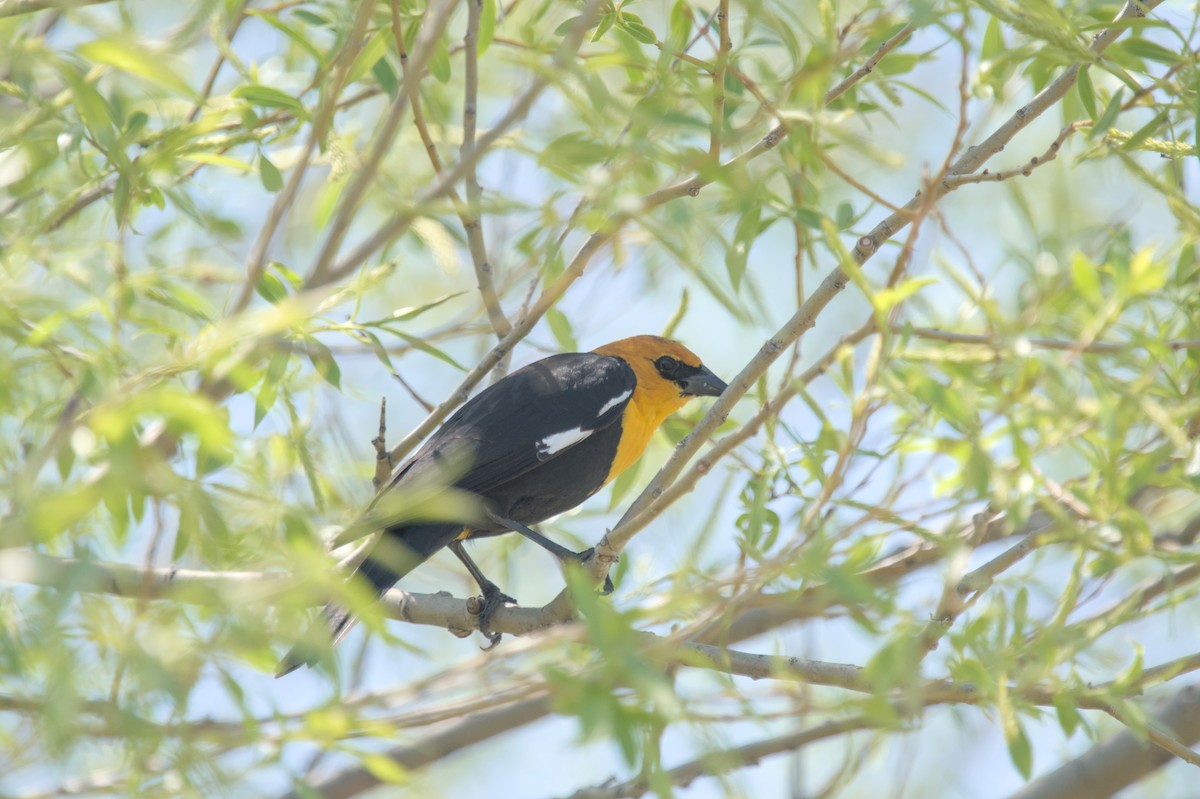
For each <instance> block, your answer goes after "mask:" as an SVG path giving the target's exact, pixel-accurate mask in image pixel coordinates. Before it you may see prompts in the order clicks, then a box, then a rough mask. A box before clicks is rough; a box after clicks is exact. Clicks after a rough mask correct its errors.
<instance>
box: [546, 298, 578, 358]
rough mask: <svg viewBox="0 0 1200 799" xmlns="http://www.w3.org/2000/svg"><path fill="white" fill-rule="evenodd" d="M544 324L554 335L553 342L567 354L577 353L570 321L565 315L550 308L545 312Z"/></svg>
mask: <svg viewBox="0 0 1200 799" xmlns="http://www.w3.org/2000/svg"><path fill="white" fill-rule="evenodd" d="M546 323H547V324H549V325H550V332H551V333H553V334H554V339H555V341H557V342H558V345H559V346H560V347H562V348H563V349H564V350H566V351H567V352H578V351H579V344H577V343H576V341H575V334H574V332H573V331H572V330H571V320H569V319H567V316H566V314H564V313H563V312H562V311H560V310H558V309H557V308H551V309H550V310H548V311H546Z"/></svg>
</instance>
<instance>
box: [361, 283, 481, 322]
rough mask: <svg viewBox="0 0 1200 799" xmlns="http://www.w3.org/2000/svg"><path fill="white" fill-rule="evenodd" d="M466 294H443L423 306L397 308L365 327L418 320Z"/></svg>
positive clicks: (463, 292)
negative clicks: (419, 317)
mask: <svg viewBox="0 0 1200 799" xmlns="http://www.w3.org/2000/svg"><path fill="white" fill-rule="evenodd" d="M464 294H466V292H465V291H456V292H453V293H452V294H443V295H442V296H441V297H438V298H437V299H435V300H430V301H429V302H427V303H425V304H423V305H412V306H408V307H405V308H397V309H396V310H394V311H392V313H391V315H390V316H388V317H386V318H384V319H379V320H376V321H373V322H364V323H363V325H364V326H366V327H381V326H383V325H387V324H389V323H392V322H408V321H410V320H412V319H416V318H417V317H418V316H420V315H421V314H423V313H425V312H426V311H429V310H432V309H434V308H436V307H438V306H439V305H441V304H442V303H444V302H449V301H450V300H452V299H454V298H455V297H461V296H462V295H464Z"/></svg>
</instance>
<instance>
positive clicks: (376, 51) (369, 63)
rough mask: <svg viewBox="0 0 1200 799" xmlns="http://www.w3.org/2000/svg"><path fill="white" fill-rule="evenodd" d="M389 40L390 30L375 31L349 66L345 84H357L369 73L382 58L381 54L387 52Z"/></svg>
mask: <svg viewBox="0 0 1200 799" xmlns="http://www.w3.org/2000/svg"><path fill="white" fill-rule="evenodd" d="M391 38H392V31H391V28H381V29H379V30H377V31H375V34H374V35H373V36H371V38H370V39H368V40H367V43H366V44H364V45H363V48H362V50H360V51H359V52H358V56H357V57H356V58H355V59H354V63H353V64H351V65H350V71H349V72H347V73H346V83H347V84H351V83H357V82H358V81H360V80H362V79H363V77H364V76H366V74H367V73H368V72H370V71H371V69H372V68H373V67H374V66H375V64H376V62H378V61H379V59H381V58H383V54H384V53H386V52H387V49H388V42H390V41H391Z"/></svg>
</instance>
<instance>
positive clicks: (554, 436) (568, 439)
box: [537, 427, 596, 461]
mask: <svg viewBox="0 0 1200 799" xmlns="http://www.w3.org/2000/svg"><path fill="white" fill-rule="evenodd" d="M594 432H596V431H595V430H584V429H583V428H582V427H573V428H571V429H570V430H564V431H562V432H561V433H551V434H550V435H548V436H546V437H545V438H543V439H542V440H541V441H539V442H538V443H537V452H538V460H543V461H544V460H546V459H547V458H552V457H554V456H555V455H557V454H558V453H560V452H562V451H563V450H564V449H567V448H568V447H573V446H575V445H576V444H578V443H579V442H580V441H583V440H584V439H585V438H587V437H588V436H590V435H591V434H592V433H594Z"/></svg>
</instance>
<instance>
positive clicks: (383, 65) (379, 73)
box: [371, 57, 400, 99]
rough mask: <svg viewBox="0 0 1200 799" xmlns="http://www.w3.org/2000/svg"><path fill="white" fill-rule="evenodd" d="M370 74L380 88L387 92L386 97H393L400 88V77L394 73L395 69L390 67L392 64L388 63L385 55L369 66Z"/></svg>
mask: <svg viewBox="0 0 1200 799" xmlns="http://www.w3.org/2000/svg"><path fill="white" fill-rule="evenodd" d="M371 74H372V75H374V76H375V80H377V81H378V82H379V86H380V88H382V89H383V90H384V91H385V92H387V95H388V97H391V98H393V99H394V98H395V97H396V92H397V91H398V90H399V89H400V77H399V76H398V75H397V74H396V70H395V69H393V68H392V65H391V64H390V63H388V60H387V58H386V57H385V58H381V59H379V60H378V61H376V62H375V66H373V67H371Z"/></svg>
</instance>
